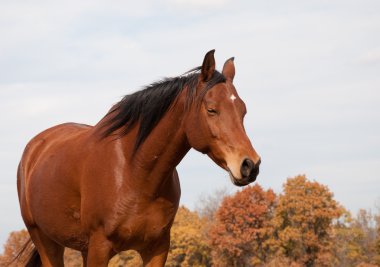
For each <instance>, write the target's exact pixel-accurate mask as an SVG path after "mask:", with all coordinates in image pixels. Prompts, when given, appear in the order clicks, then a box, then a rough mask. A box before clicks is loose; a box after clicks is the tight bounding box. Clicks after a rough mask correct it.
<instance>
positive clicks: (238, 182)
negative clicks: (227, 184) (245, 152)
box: [227, 169, 259, 186]
mask: <svg viewBox="0 0 380 267" xmlns="http://www.w3.org/2000/svg"><path fill="white" fill-rule="evenodd" d="M227 171H228V174H229V176H230V179H231V182H232V183H233V184H234V185H236V186H246V185H248V184H250V183H252V182H254V181H256V177H257V175H258V174H259V172H258V171H257V173H255V174H254V175H253V176H251V177H244V178H241V179H238V178H236V177H235V176H234V175H233V174H232V172H231V171H230V170H229V169H228V170H227Z"/></svg>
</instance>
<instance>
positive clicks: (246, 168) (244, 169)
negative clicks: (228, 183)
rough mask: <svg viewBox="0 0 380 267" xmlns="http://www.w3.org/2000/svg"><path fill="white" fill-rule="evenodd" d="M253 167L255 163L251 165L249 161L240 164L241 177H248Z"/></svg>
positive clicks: (251, 162)
mask: <svg viewBox="0 0 380 267" xmlns="http://www.w3.org/2000/svg"><path fill="white" fill-rule="evenodd" d="M254 167H255V163H253V161H252V160H250V159H245V160H244V161H243V163H242V164H241V168H240V172H241V175H242V176H243V177H249V176H250V174H251V172H252V170H253V168H254Z"/></svg>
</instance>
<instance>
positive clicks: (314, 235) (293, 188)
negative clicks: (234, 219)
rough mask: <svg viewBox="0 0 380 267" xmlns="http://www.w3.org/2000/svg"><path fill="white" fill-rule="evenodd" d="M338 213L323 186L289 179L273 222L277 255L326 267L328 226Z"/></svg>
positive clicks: (329, 261)
mask: <svg viewBox="0 0 380 267" xmlns="http://www.w3.org/2000/svg"><path fill="white" fill-rule="evenodd" d="M342 213H343V209H342V208H341V207H340V205H339V204H338V203H337V202H336V201H335V200H334V198H333V194H332V193H331V192H330V190H329V189H328V188H327V187H326V186H324V185H321V184H319V183H317V182H311V181H309V180H307V179H306V177H305V176H304V175H299V176H296V177H294V178H289V179H288V180H287V182H286V183H285V184H284V186H283V193H282V194H281V195H280V196H279V198H278V205H277V207H276V211H275V219H274V221H273V223H274V226H275V228H276V230H275V236H276V239H277V246H278V252H279V253H280V254H282V255H284V256H285V257H287V258H289V259H290V260H291V261H293V262H298V263H300V264H301V265H303V266H315V265H317V266H330V265H331V264H332V261H333V257H332V255H331V252H330V251H331V248H332V239H331V232H332V224H333V221H334V220H336V219H338V218H339V217H340V216H341V215H342ZM332 265H333V264H332Z"/></svg>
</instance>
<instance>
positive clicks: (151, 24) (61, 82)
mask: <svg viewBox="0 0 380 267" xmlns="http://www.w3.org/2000/svg"><path fill="white" fill-rule="evenodd" d="M210 49H216V53H215V56H216V62H217V65H218V68H219V69H220V68H221V67H222V65H223V63H224V61H225V60H226V59H227V58H230V57H232V56H235V65H236V78H235V81H234V83H235V86H236V88H237V90H238V92H239V94H240V96H241V98H242V99H243V100H244V101H245V102H246V105H247V108H248V114H247V117H246V120H245V123H246V128H247V132H248V135H249V136H250V138H251V141H252V143H253V145H254V146H255V148H256V150H257V151H258V153H259V154H260V155H261V156H262V165H261V166H262V167H261V173H260V175H259V177H258V180H257V181H258V183H259V184H261V185H262V186H264V187H265V188H269V187H270V188H273V189H274V190H275V191H276V192H280V191H281V187H282V184H283V183H284V182H285V181H286V178H288V177H293V176H295V175H297V174H306V175H307V177H308V178H309V179H311V180H316V181H318V182H320V183H322V184H325V185H327V186H328V187H329V188H330V190H331V191H333V192H334V194H335V198H336V200H338V201H339V202H340V203H341V204H342V205H344V206H345V207H346V208H348V209H350V210H351V211H353V212H354V213H356V212H357V210H358V209H359V208H367V209H368V208H374V206H375V205H374V204H375V201H377V200H378V199H379V197H380V179H379V178H380V177H379V175H380V174H379V173H380V138H379V137H380V2H379V1H378V0H372V1H371V0H362V1H349V0H344V1H343V0H335V1H327V0H318V1H232V0H195V1H194V0H193V1H188V0H161V1H153V0H152V1H141V0H140V1H125V0H124V1H121V0H120V1H94V0H91V1H17V0H2V1H1V2H0V114H1V115H0V127H1V128H0V177H1V178H0V211H1V216H0V244H3V243H4V241H5V239H6V238H7V235H8V233H9V232H10V231H12V230H19V229H21V228H23V227H24V226H23V222H22V219H21V216H20V215H19V213H20V211H19V207H18V200H17V193H16V168H17V164H18V162H19V159H20V157H21V154H22V151H23V149H24V147H25V145H26V143H27V142H28V140H30V138H32V137H33V136H34V135H36V134H37V133H38V132H40V131H42V130H44V129H46V128H48V127H50V126H53V125H56V124H59V123H63V122H68V121H74V122H81V123H87V124H95V123H96V122H97V121H98V120H100V119H101V117H102V116H103V115H104V114H105V113H106V112H107V110H108V109H109V108H110V107H111V105H112V104H113V103H115V102H117V101H118V100H119V99H120V97H122V96H123V95H125V94H128V93H131V92H134V91H136V90H139V89H141V88H142V86H144V85H147V84H149V83H151V82H153V81H155V80H157V79H160V78H162V77H165V76H176V75H179V74H182V73H183V72H185V71H187V70H189V69H191V68H192V67H195V66H198V65H200V64H201V63H202V60H203V57H204V54H205V53H206V52H207V51H208V50H210ZM179 174H180V177H181V178H180V179H181V186H182V199H181V202H182V204H184V205H186V206H188V207H190V208H194V206H195V204H196V202H197V200H198V199H199V196H200V195H201V194H211V193H212V192H214V191H215V190H216V189H220V188H223V187H226V188H227V189H228V190H229V191H230V192H233V191H234V190H236V188H235V187H234V186H233V185H232V184H231V182H230V180H229V178H228V175H227V174H226V173H225V172H224V171H223V170H221V169H220V168H219V167H217V166H216V165H215V164H214V163H213V162H212V161H211V160H210V159H208V158H207V157H206V156H203V155H201V154H200V153H197V152H194V151H192V152H190V153H189V154H188V155H187V157H185V159H184V160H183V161H182V162H181V164H180V165H179Z"/></svg>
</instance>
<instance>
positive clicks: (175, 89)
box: [102, 67, 226, 151]
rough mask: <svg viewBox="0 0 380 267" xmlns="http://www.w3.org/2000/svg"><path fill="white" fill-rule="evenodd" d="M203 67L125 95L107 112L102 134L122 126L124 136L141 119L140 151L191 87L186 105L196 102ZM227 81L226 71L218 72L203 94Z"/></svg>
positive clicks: (137, 142) (215, 72)
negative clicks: (175, 103) (172, 107)
mask: <svg viewBox="0 0 380 267" xmlns="http://www.w3.org/2000/svg"><path fill="white" fill-rule="evenodd" d="M200 70H201V67H197V68H194V69H192V70H190V71H188V72H186V73H184V74H183V75H181V76H178V77H174V78H164V79H163V80H161V81H158V82H155V83H152V84H150V85H148V86H146V87H145V88H144V89H142V90H141V91H138V92H135V93H133V94H130V95H126V96H124V97H123V98H122V100H121V101H120V102H118V103H117V104H116V105H115V106H114V108H113V109H111V111H110V112H109V113H108V114H107V115H106V116H108V115H111V116H109V117H110V119H109V120H106V121H105V123H104V124H103V127H102V129H103V132H102V137H103V138H105V137H107V136H109V135H111V134H113V133H114V132H115V131H116V130H118V129H121V128H122V130H121V131H120V135H119V136H120V137H122V136H124V135H126V134H128V133H129V132H130V131H131V130H132V128H133V127H134V126H135V125H136V123H138V122H139V123H140V127H139V131H138V134H137V138H136V142H135V151H136V150H137V149H138V148H139V146H140V145H141V144H142V143H143V142H144V141H145V139H146V138H147V137H148V135H149V134H150V132H151V131H152V130H153V129H154V127H155V126H156V125H157V124H158V123H159V121H160V120H161V118H162V117H163V116H164V115H165V113H166V112H167V110H168V109H169V107H170V106H171V105H172V104H173V102H174V101H175V99H176V98H177V96H178V95H179V93H180V92H181V91H182V90H183V89H184V88H186V87H187V88H188V92H187V99H186V104H185V105H186V107H189V106H190V104H191V103H192V101H194V99H195V95H196V86H197V84H198V77H199V75H200ZM225 81H226V78H225V77H224V75H223V74H221V73H220V72H218V71H214V74H213V75H212V77H211V79H210V80H209V81H208V82H206V85H205V87H204V89H203V90H202V91H201V92H200V95H199V97H200V98H203V96H204V94H205V93H206V92H207V91H208V90H209V89H210V88H212V87H213V86H214V85H216V84H218V83H222V82H225Z"/></svg>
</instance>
